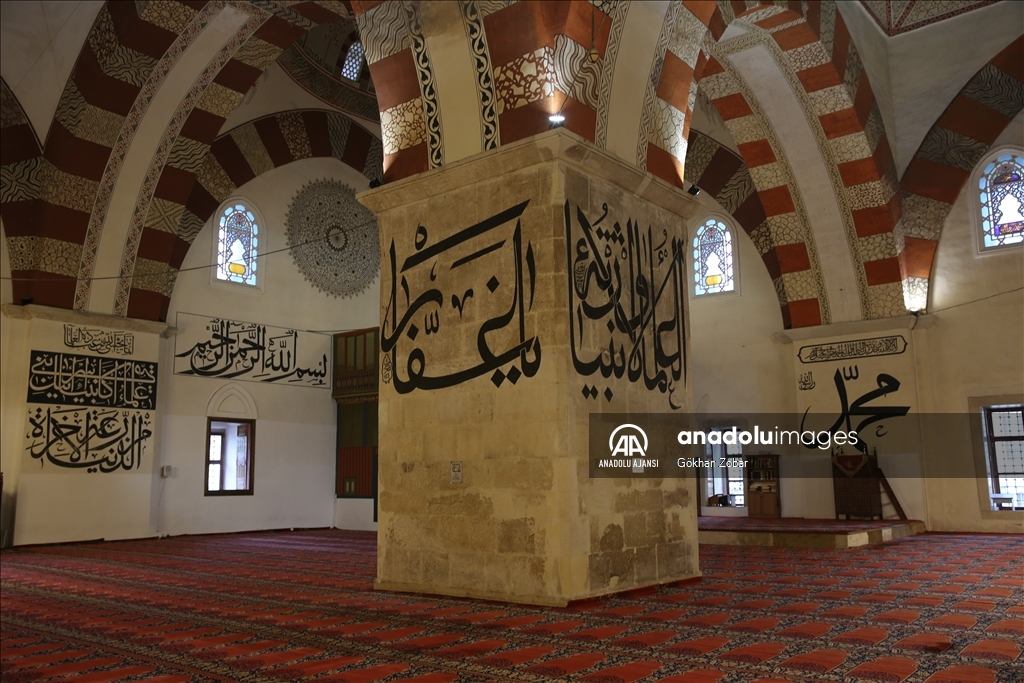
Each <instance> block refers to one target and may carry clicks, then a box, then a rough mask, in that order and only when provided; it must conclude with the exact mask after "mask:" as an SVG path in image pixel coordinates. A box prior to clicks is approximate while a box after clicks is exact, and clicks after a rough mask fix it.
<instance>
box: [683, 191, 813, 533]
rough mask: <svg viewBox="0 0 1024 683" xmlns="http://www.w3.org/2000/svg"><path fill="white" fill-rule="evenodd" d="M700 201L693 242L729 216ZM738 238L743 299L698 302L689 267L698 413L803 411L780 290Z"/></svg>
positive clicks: (743, 236) (733, 513) (733, 512)
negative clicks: (712, 222)
mask: <svg viewBox="0 0 1024 683" xmlns="http://www.w3.org/2000/svg"><path fill="white" fill-rule="evenodd" d="M698 200H699V201H700V202H701V204H703V205H704V206H705V207H706V208H707V212H702V213H698V215H697V216H696V217H695V218H694V219H693V220H691V221H690V230H689V237H690V239H691V240H692V239H693V236H694V234H695V233H696V230H697V227H698V226H699V225H700V224H701V223H703V222H704V220H706V219H707V218H708V216H710V215H713V214H712V213H711V212H714V213H715V214H724V212H723V211H722V209H721V207H720V206H719V205H718V203H717V202H716V201H715V200H714V199H712V198H710V197H708V196H707V194H706V193H701V194H700V195H699V196H698ZM736 232H737V240H736V243H735V246H736V248H737V250H738V262H739V279H738V282H739V290H738V291H737V292H735V293H729V294H718V295H706V296H702V297H694V296H693V295H692V290H693V285H692V284H691V282H692V277H693V265H692V264H689V267H688V275H689V278H688V280H687V286H688V288H689V289H690V302H689V305H690V355H691V358H692V364H691V371H692V372H693V401H694V406H695V408H694V410H695V412H699V413H784V412H792V411H793V410H795V405H796V402H795V397H794V395H793V391H792V389H791V388H790V387H791V386H792V377H793V358H792V352H791V350H790V346H789V345H788V344H785V343H780V342H778V341H776V340H775V337H774V335H776V334H777V333H779V332H782V329H783V327H782V312H781V310H780V309H779V300H778V297H777V296H776V294H775V287H774V286H773V284H772V279H771V277H770V276H769V275H768V269H767V268H765V266H764V262H763V261H762V260H761V256H760V255H759V254H758V253H757V248H756V247H754V243H753V242H752V241H751V240H750V237H748V236H747V233H746V232H744V231H743V229H742V228H740V227H738V226H737V230H736ZM687 253H689V251H687ZM784 495H785V492H784ZM701 514H702V515H709V516H715V517H745V516H746V515H747V508H746V507H741V508H728V507H707V506H704V505H702V506H701Z"/></svg>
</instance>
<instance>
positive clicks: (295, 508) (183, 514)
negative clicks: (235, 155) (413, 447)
mask: <svg viewBox="0 0 1024 683" xmlns="http://www.w3.org/2000/svg"><path fill="white" fill-rule="evenodd" d="M319 178H337V179H340V180H342V181H343V182H345V183H347V184H348V185H350V186H351V187H352V188H353V189H355V190H356V191H357V192H359V191H362V190H363V189H365V188H366V187H367V180H366V178H364V177H363V176H362V175H361V174H359V173H357V172H356V171H354V170H353V169H351V168H350V167H348V166H346V165H344V164H342V163H341V162H340V161H338V160H336V159H307V160H303V161H298V162H295V163H292V164H289V165H287V166H283V167H280V168H277V169H275V170H273V171H270V172H268V173H266V174H264V175H262V176H260V177H258V178H256V179H255V180H253V181H251V182H249V183H247V184H246V185H244V186H242V187H241V188H239V190H238V192H237V193H236V194H237V196H239V197H243V198H246V199H248V200H250V201H251V202H253V204H254V205H255V206H256V208H257V209H258V210H259V212H260V214H261V215H262V218H263V225H262V226H261V233H260V244H261V250H262V251H263V253H264V254H266V256H265V257H263V261H262V263H261V265H260V267H261V268H262V271H263V277H264V278H265V280H264V285H263V292H262V293H260V292H258V291H253V290H248V289H244V288H240V287H231V286H227V285H222V284H211V283H210V270H209V269H208V268H202V269H199V270H191V271H189V270H188V269H190V268H197V267H202V266H206V265H208V264H210V263H211V262H212V245H211V239H212V237H213V234H214V232H213V227H212V220H211V222H209V223H208V224H207V225H206V227H204V228H203V230H202V231H201V232H200V233H199V235H198V236H197V237H196V240H195V242H194V243H193V245H192V248H191V249H190V251H189V253H188V256H186V258H185V262H184V263H183V264H182V269H183V270H184V271H187V272H182V273H181V274H180V275H179V277H178V282H177V285H176V288H175V291H174V295H173V297H172V299H171V305H170V309H169V313H168V322H170V323H171V324H173V323H174V319H175V314H176V313H177V312H179V311H181V312H186V313H198V314H204V315H210V316H222V317H226V318H230V319H234V320H242V321H249V322H256V323H261V324H266V325H273V326H278V327H288V328H294V329H299V330H309V331H319V332H337V331H343V330H351V329H358V328H363V327H374V326H376V325H377V324H378V307H379V279H375V280H374V283H373V285H372V286H371V287H370V289H369V290H368V291H366V292H364V293H362V294H361V295H359V296H358V297H355V298H353V299H341V298H334V297H330V296H327V295H325V294H323V293H321V292H320V291H319V290H316V289H314V288H313V287H312V285H310V284H309V283H308V282H307V281H306V280H305V279H304V277H303V276H302V274H301V273H300V272H299V270H298V268H297V267H296V266H295V264H294V262H293V260H292V257H291V255H290V253H288V252H287V251H286V250H285V251H278V250H284V249H285V248H286V247H287V238H286V234H285V228H284V222H285V217H286V215H287V212H288V206H289V203H290V202H291V200H292V198H293V197H294V195H295V193H296V192H298V191H299V189H301V187H302V186H303V185H304V184H305V183H307V182H310V181H312V180H315V179H319ZM273 252H277V253H273ZM173 354H174V344H173V339H169V340H166V341H165V342H164V343H163V345H162V349H161V359H160V360H161V365H160V371H161V374H160V398H159V401H160V404H159V405H160V410H161V413H162V420H163V422H162V424H163V429H162V433H161V440H160V445H159V460H158V462H157V466H158V468H159V466H161V465H170V466H171V467H172V474H171V476H170V477H169V478H167V479H163V480H161V479H159V478H157V479H155V481H154V487H155V491H154V494H153V498H154V500H155V501H156V502H155V504H154V520H155V526H156V530H157V531H158V532H159V533H166V534H191V533H212V532H228V531H245V530H255V529H279V528H293V527H295V528H298V527H329V526H332V525H333V524H334V522H335V497H334V481H335V445H336V427H335V422H336V419H337V418H336V408H335V405H334V401H333V400H332V399H331V395H330V391H329V390H327V389H316V388H307V387H294V386H291V387H289V386H276V385H266V384H261V383H258V382H238V381H237V380H219V379H213V378H202V377H190V376H182V375H174V374H173V373H172V372H171V367H172V362H173ZM228 381H234V382H235V383H236V384H237V385H239V386H241V388H243V389H245V391H247V392H248V393H249V394H250V395H251V396H252V398H253V400H254V402H255V404H256V409H257V413H258V417H257V421H256V430H255V453H254V456H253V468H254V472H253V482H254V494H253V495H251V496H205V495H204V493H203V490H204V488H203V476H204V464H205V444H206V410H207V405H208V403H209V401H210V397H211V396H212V395H213V394H214V392H216V391H217V390H218V389H220V388H221V387H222V386H223V385H224V384H226V383H228ZM370 503H371V505H372V501H370ZM370 518H371V519H372V510H371V517H370Z"/></svg>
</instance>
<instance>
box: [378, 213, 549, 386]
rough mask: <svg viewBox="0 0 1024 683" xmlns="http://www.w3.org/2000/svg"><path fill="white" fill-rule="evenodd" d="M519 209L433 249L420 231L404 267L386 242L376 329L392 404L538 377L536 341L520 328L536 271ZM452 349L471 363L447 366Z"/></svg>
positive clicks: (529, 303)
mask: <svg viewBox="0 0 1024 683" xmlns="http://www.w3.org/2000/svg"><path fill="white" fill-rule="evenodd" d="M527 204H529V200H527V201H524V202H521V203H519V204H516V205H515V206H512V207H510V208H508V209H505V210H504V211H501V212H499V213H497V214H495V215H493V216H491V217H489V218H486V219H484V220H483V221H480V222H479V223H477V224H475V225H471V226H470V227H468V228H465V229H463V230H461V231H459V232H456V233H455V234H453V235H450V236H448V237H445V238H443V239H440V240H438V241H436V242H434V243H433V244H431V243H430V241H431V240H430V234H429V231H428V229H427V228H426V227H424V226H422V225H420V226H418V227H417V228H416V231H415V234H414V235H413V240H412V241H413V244H412V245H411V246H412V248H413V250H414V251H413V253H412V254H411V255H409V256H407V257H405V259H404V260H400V259H399V256H398V253H399V245H397V244H396V243H395V240H392V241H391V246H390V248H389V258H388V263H386V264H385V267H388V268H390V276H388V275H385V279H390V282H391V285H390V286H391V292H390V295H389V296H388V298H387V299H385V301H386V302H387V304H386V310H385V314H384V320H383V323H382V325H381V352H382V353H383V354H384V360H383V363H382V368H383V370H382V373H383V374H382V379H383V381H384V382H385V383H388V382H389V381H390V382H392V383H393V386H394V387H395V390H396V391H397V392H398V393H399V394H407V393H409V392H411V391H414V390H416V389H420V390H436V389H443V388H445V387H451V386H455V385H457V384H461V383H463V382H467V381H469V380H471V379H474V378H477V377H481V376H483V375H486V374H488V373H490V381H491V382H492V383H493V384H494V386H495V387H497V388H500V387H501V386H502V385H503V384H504V383H505V382H506V381H508V382H509V383H510V384H513V385H514V384H516V383H517V382H518V381H519V379H520V378H521V377H533V376H534V375H535V374H536V373H537V370H538V369H539V368H540V362H541V344H540V339H539V337H537V336H536V335H533V336H531V335H529V334H527V318H526V314H527V312H528V311H530V310H532V308H533V297H534V290H535V286H536V282H535V280H536V270H537V267H536V261H535V258H534V252H533V245H532V244H531V243H530V242H529V241H526V242H525V244H524V241H523V235H522V225H521V222H520V216H522V214H523V211H525V209H526V206H527ZM421 333H422V334H421ZM453 345H454V347H455V348H460V347H461V348H467V349H475V353H473V352H470V353H469V354H468V355H469V359H468V360H467V359H466V358H465V357H464V356H463V357H458V358H456V359H453V358H452V354H451V352H450V350H451V348H452V346H453ZM441 359H443V360H441ZM442 363H444V365H443V366H442ZM438 368H440V370H439V369H438Z"/></svg>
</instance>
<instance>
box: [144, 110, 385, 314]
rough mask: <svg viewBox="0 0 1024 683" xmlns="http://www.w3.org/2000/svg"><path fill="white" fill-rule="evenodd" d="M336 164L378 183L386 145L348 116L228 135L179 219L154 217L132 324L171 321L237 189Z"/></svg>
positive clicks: (246, 128) (261, 123)
mask: <svg viewBox="0 0 1024 683" xmlns="http://www.w3.org/2000/svg"><path fill="white" fill-rule="evenodd" d="M313 157H334V158H335V159H338V160H340V161H341V162H343V163H345V164H346V165H348V166H351V167H352V168H354V169H355V170H356V171H358V172H360V173H362V174H363V175H365V176H366V177H367V178H369V179H371V180H372V179H374V178H378V177H379V176H380V166H381V157H382V151H381V144H380V141H379V140H377V139H376V138H375V137H373V135H372V134H370V132H369V131H367V130H366V129H365V128H363V127H362V126H360V125H359V124H357V123H355V122H354V121H352V120H351V119H349V118H348V117H346V116H345V115H343V114H340V113H338V112H335V111H327V110H315V109H314V110H302V111H288V112H281V113H278V114H271V115H269V116H265V117H263V118H260V119H256V120H255V121H250V122H249V123H246V124H244V125H242V126H239V127H238V128H235V129H233V130H231V131H228V132H226V133H224V134H223V135H221V136H219V137H218V138H217V139H216V140H214V141H213V144H211V145H210V146H209V147H207V149H206V152H205V154H203V155H202V156H201V157H199V158H198V159H197V160H196V161H195V168H196V169H197V173H196V182H195V183H194V184H193V185H192V187H191V190H190V192H189V195H188V197H187V198H186V199H185V201H184V202H182V204H181V209H180V211H178V212H160V213H152V212H153V211H154V209H151V215H149V216H147V218H146V227H145V230H144V231H143V234H142V239H141V241H140V246H139V261H140V265H141V266H142V268H143V269H145V272H146V277H136V278H134V280H133V282H132V285H131V290H130V295H129V297H130V298H129V301H128V315H129V317H132V318H144V319H147V320H159V319H162V318H164V317H165V316H166V314H167V309H168V307H169V306H170V297H171V293H172V292H173V290H174V283H175V281H176V280H177V274H178V269H179V268H180V267H181V264H182V262H183V261H184V260H185V255H186V254H187V253H188V250H189V247H190V246H191V245H192V241H193V240H194V239H195V237H196V235H198V234H199V231H200V230H201V229H202V228H203V226H204V225H205V224H206V221H207V220H209V218H210V216H212V215H213V212H214V211H216V210H217V208H218V207H219V206H220V205H221V203H222V202H223V201H224V200H225V199H227V198H228V197H229V196H230V195H231V194H232V193H234V192H235V191H236V190H237V189H238V188H239V187H241V186H242V185H244V184H245V183H247V182H249V181H250V180H252V179H254V178H256V177H257V176H259V175H262V174H263V173H266V172H267V171H270V170H272V169H274V168H277V167H279V166H284V165H286V164H290V163H292V162H293V161H299V160H301V159H309V158H313Z"/></svg>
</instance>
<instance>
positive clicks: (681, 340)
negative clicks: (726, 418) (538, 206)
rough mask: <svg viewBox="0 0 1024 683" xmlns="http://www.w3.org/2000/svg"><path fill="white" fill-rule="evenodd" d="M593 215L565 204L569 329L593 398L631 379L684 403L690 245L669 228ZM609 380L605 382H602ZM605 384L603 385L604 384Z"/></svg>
mask: <svg viewBox="0 0 1024 683" xmlns="http://www.w3.org/2000/svg"><path fill="white" fill-rule="evenodd" d="M602 210H603V213H602V214H601V215H600V216H597V217H596V218H591V217H588V216H587V215H586V214H585V213H584V212H583V210H582V209H581V208H579V207H576V209H575V210H574V209H573V208H572V207H571V205H570V203H569V202H568V201H567V202H566V203H565V238H566V258H567V267H568V279H569V282H568V286H569V335H570V338H571V339H570V347H571V351H572V362H573V367H574V368H575V369H576V372H577V373H578V374H580V375H581V376H583V377H590V378H592V379H591V382H594V384H590V383H586V384H584V385H583V395H584V397H586V398H587V399H592V400H597V401H600V400H601V398H600V397H603V398H604V400H605V401H607V402H609V403H610V402H611V401H612V400H613V399H614V396H615V393H614V390H613V389H612V387H611V382H609V381H607V380H610V379H611V378H613V377H614V378H615V379H621V378H626V379H627V380H628V381H629V382H632V383H634V384H640V385H642V386H643V387H644V388H645V389H646V390H648V391H656V392H660V393H662V394H664V395H665V397H666V398H667V401H668V405H669V407H670V408H671V409H673V410H678V409H680V408H682V407H683V406H684V404H685V401H684V399H683V396H684V387H685V384H686V343H685V339H686V329H685V324H686V323H685V321H686V318H685V313H684V310H683V295H684V293H685V291H686V289H685V282H686V273H685V270H684V268H685V265H684V264H685V261H684V258H683V254H684V251H685V244H684V243H683V242H682V241H680V240H678V239H676V238H675V237H674V236H670V235H669V234H668V231H667V230H664V229H659V230H655V229H653V228H652V227H647V228H642V227H641V226H640V225H639V224H638V223H637V222H635V221H633V220H626V222H625V225H622V224H621V223H620V222H618V221H613V220H611V219H610V218H609V216H608V205H607V204H604V205H602ZM602 380H604V381H602ZM602 389H603V390H602Z"/></svg>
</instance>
